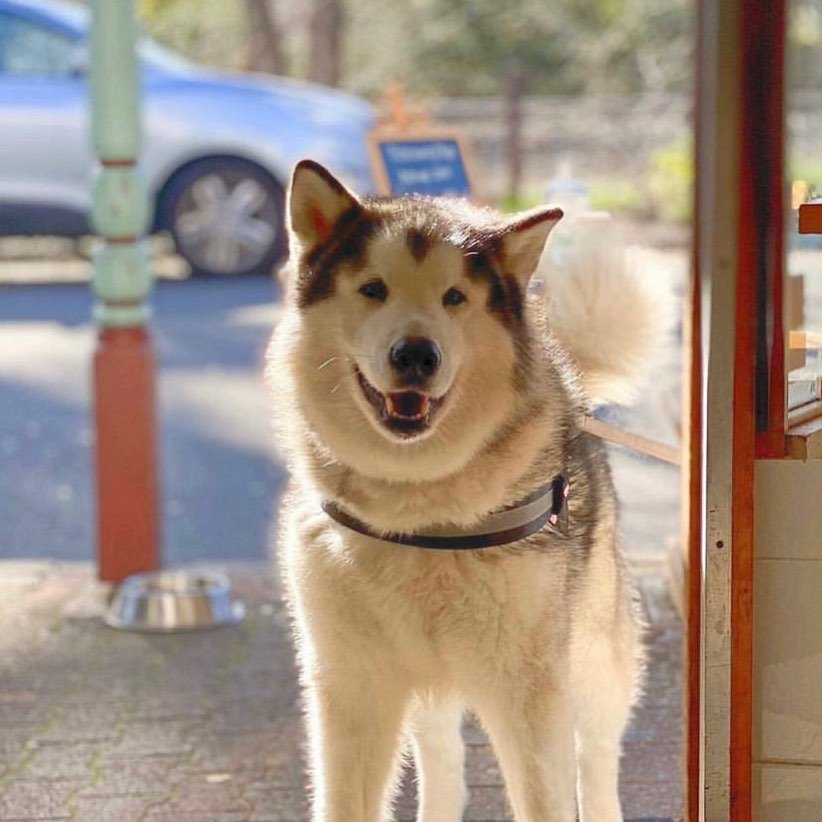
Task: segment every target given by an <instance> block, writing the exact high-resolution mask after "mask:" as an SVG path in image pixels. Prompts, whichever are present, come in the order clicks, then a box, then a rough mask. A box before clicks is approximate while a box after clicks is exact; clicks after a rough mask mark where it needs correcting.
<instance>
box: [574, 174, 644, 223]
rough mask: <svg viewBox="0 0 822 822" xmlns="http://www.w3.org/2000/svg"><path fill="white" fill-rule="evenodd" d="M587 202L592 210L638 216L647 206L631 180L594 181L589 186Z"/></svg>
mask: <svg viewBox="0 0 822 822" xmlns="http://www.w3.org/2000/svg"><path fill="white" fill-rule="evenodd" d="M588 202H589V205H590V207H591V208H592V209H593V210H594V211H607V212H609V213H611V214H631V215H635V216H638V215H641V214H642V213H643V211H647V208H648V207H647V202H646V201H645V200H644V198H643V196H642V192H641V191H640V190H639V188H638V187H637V185H636V183H634V182H632V181H631V180H621V179H613V180H602V181H598V182H596V183H595V184H593V185H592V186H591V191H590V194H589V196H588Z"/></svg>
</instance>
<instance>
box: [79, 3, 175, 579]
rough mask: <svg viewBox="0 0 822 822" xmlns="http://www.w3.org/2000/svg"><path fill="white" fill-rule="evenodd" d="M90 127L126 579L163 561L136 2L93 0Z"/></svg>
mask: <svg viewBox="0 0 822 822" xmlns="http://www.w3.org/2000/svg"><path fill="white" fill-rule="evenodd" d="M91 10H92V25H91V61H90V81H91V82H90V86H91V124H92V129H91V130H92V139H93V145H94V151H95V154H96V156H97V158H98V160H99V169H98V171H97V174H96V177H95V182H94V199H93V205H92V210H91V224H92V227H93V228H94V231H95V232H96V233H97V234H98V235H99V236H100V237H101V238H102V243H101V245H100V247H99V248H98V249H97V251H96V253H95V254H94V259H93V264H94V277H93V285H92V287H93V290H94V293H95V295H96V297H97V303H96V305H95V308H94V317H95V319H96V321H97V323H98V326H99V334H98V340H97V349H96V351H95V354H94V419H95V427H96V454H95V456H96V480H97V569H98V575H99V577H100V579H102V580H106V581H111V582H119V581H120V580H122V579H123V578H124V577H126V576H128V575H129V574H133V573H137V572H140V571H149V570H154V569H156V568H157V567H158V565H159V550H158V517H157V460H156V427H155V412H154V352H153V349H152V344H151V338H150V335H149V329H148V327H147V324H148V320H149V316H150V309H149V307H148V304H147V302H146V300H147V297H148V294H149V291H150V290H151V282H152V281H151V273H150V270H149V258H148V251H147V248H146V244H145V239H144V237H145V234H146V232H147V230H148V224H149V217H150V208H149V200H148V193H147V190H146V185H145V182H144V180H143V178H142V176H141V175H140V172H139V171H138V169H137V168H136V163H137V157H138V155H139V151H140V83H139V70H138V63H137V55H136V50H135V46H136V41H137V29H136V24H135V19H134V3H133V1H132V0H116V2H112V0H92V2H91Z"/></svg>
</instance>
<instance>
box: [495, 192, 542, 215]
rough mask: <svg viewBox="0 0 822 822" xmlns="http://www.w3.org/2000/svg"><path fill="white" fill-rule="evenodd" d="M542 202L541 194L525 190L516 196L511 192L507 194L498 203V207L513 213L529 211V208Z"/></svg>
mask: <svg viewBox="0 0 822 822" xmlns="http://www.w3.org/2000/svg"><path fill="white" fill-rule="evenodd" d="M541 203H542V200H541V199H540V196H539V195H538V194H536V193H534V192H525V193H521V194H518V195H517V196H516V197H512V196H511V195H510V194H506V195H505V196H504V197H503V198H502V199H501V200H500V201H499V203H497V208H499V209H500V211H504V212H506V213H507V214H511V213H513V212H515V211H527V210H528V209H529V208H533V207H534V206H538V205H540V204H541Z"/></svg>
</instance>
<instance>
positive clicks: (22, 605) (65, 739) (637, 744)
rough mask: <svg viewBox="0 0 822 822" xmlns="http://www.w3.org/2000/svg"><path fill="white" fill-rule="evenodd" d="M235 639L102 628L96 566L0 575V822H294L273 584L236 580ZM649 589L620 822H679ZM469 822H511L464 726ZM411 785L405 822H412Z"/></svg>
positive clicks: (289, 733)
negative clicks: (643, 664) (642, 671)
mask: <svg viewBox="0 0 822 822" xmlns="http://www.w3.org/2000/svg"><path fill="white" fill-rule="evenodd" d="M227 570H228V571H229V574H230V576H231V578H232V581H233V585H234V591H235V594H236V595H237V596H239V597H240V598H242V599H243V600H244V601H245V602H246V605H247V608H248V616H247V618H246V619H245V620H244V622H243V623H242V624H241V625H239V626H237V627H234V628H225V629H222V630H219V631H213V632H203V633H196V634H187V635H171V636H151V635H140V634H129V633H124V632H118V631H113V630H111V629H109V628H107V627H105V626H104V625H103V624H102V623H101V621H100V618H99V617H100V612H101V603H102V601H103V596H102V595H103V593H104V592H103V589H102V588H101V587H100V586H98V585H97V584H95V583H94V582H93V580H92V571H91V568H90V566H89V565H88V564H85V563H78V564H55V563H46V562H30V563H29V562H2V563H0V820H4V822H13V821H14V820H34V819H37V820H58V819H59V820H63V819H70V820H79V822H109V820H111V821H112V822H138V821H141V820H150V821H151V822H235V821H236V822H241V821H242V822H250V821H251V820H266V822H300V821H301V820H305V819H307V818H308V817H307V808H306V802H305V797H304V790H303V787H302V786H303V765H302V762H301V760H300V752H301V750H302V739H303V735H302V725H301V719H300V705H299V697H298V691H297V685H296V681H295V674H294V667H293V654H292V648H291V643H290V636H289V629H288V625H287V620H286V616H285V613H284V608H283V605H282V601H281V597H280V595H279V589H278V585H277V582H276V580H275V579H273V578H271V576H270V575H269V574H268V573H267V571H266V569H265V568H263V567H262V566H260V565H251V564H249V565H236V566H231V567H229V568H228V569H227ZM639 579H640V588H641V591H642V595H643V601H644V603H645V608H646V612H647V615H648V619H649V622H650V624H651V627H650V631H649V635H648V642H649V648H650V669H651V672H652V673H651V678H650V681H649V684H648V688H647V693H646V696H645V699H644V701H643V704H642V706H641V707H640V709H639V710H638V711H637V714H636V717H635V720H634V722H633V724H632V726H631V728H630V730H629V732H628V735H627V739H626V744H625V755H624V757H623V765H622V793H623V802H624V806H625V812H626V818H628V819H633V820H639V819H642V820H652V819H653V820H669V819H678V818H679V816H680V814H679V807H680V802H679V797H680V778H679V773H680V764H679V759H680V745H681V713H680V655H681V631H680V626H679V623H678V621H677V617H676V615H675V613H674V611H673V609H672V607H671V605H670V603H669V601H668V599H667V594H666V592H665V586H664V582H663V581H662V577H661V575H660V574H659V572H658V568H657V569H656V570H655V571H654V570H653V569H651V568H650V566H649V565H647V564H646V565H645V566H644V567H643V568H642V569H641V573H640V574H639ZM465 738H466V741H467V743H468V764H467V776H468V783H469V785H470V789H471V791H470V793H471V798H470V803H469V805H468V808H467V811H466V815H465V819H466V820H472V821H473V822H479V820H485V821H486V822H497V821H498V820H500V821H501V820H508V819H511V816H510V813H509V812H508V811H507V809H506V805H505V798H504V792H503V789H502V782H501V778H500V775H499V771H498V769H497V766H496V763H495V761H494V757H493V754H492V753H491V750H490V748H489V746H488V744H487V741H486V739H485V737H484V735H483V733H482V731H481V730H480V729H479V728H477V727H476V725H475V724H474V723H472V722H467V723H466V727H465ZM413 794H414V790H413V785H412V784H411V780H409V779H406V780H405V783H404V787H403V793H402V796H401V798H400V799H399V801H398V804H397V810H396V818H397V819H398V820H402V821H403V822H404V821H405V820H413V818H414V796H413Z"/></svg>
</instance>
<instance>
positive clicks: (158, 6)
mask: <svg viewBox="0 0 822 822" xmlns="http://www.w3.org/2000/svg"><path fill="white" fill-rule="evenodd" d="M137 12H138V19H139V21H140V25H141V26H142V28H143V30H144V31H145V32H146V33H147V34H149V35H150V36H152V37H154V38H156V39H157V40H158V41H159V42H161V43H163V44H164V45H166V46H168V47H169V48H171V49H173V50H174V51H176V52H179V53H180V54H182V55H184V56H185V57H188V58H189V59H190V60H193V61H195V62H198V63H205V64H208V65H215V66H223V67H227V68H240V67H242V64H243V59H244V57H245V53H246V43H247V21H246V16H245V6H244V4H243V3H239V2H232V3H226V2H225V1H224V0H140V1H139V3H138V6H137Z"/></svg>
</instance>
